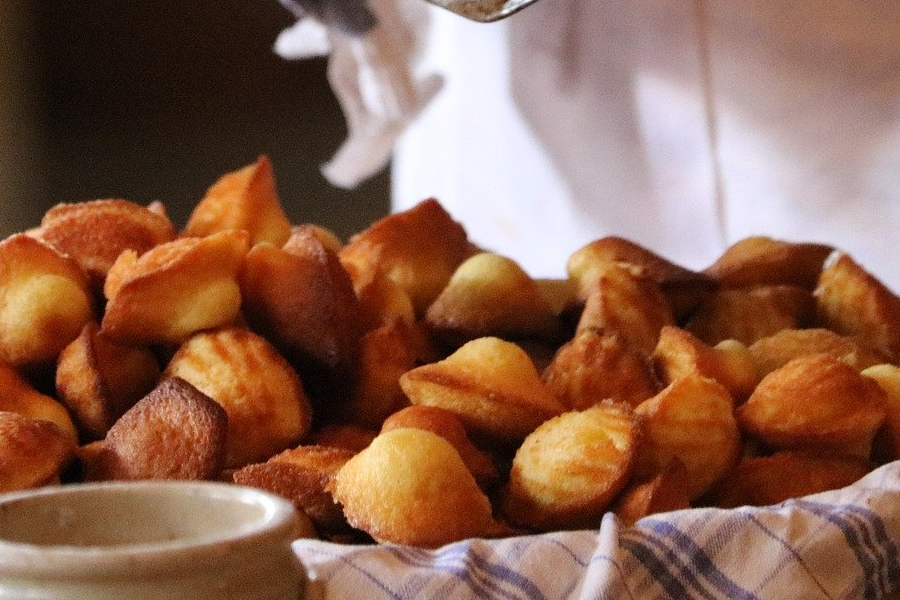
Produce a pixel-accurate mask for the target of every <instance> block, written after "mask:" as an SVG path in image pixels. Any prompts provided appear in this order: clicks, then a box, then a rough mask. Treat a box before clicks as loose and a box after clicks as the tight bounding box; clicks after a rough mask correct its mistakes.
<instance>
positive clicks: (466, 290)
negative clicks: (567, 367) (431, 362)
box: [425, 252, 560, 344]
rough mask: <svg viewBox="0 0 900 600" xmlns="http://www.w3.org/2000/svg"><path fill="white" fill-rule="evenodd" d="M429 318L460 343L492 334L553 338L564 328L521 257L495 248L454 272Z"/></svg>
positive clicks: (443, 335)
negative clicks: (514, 257) (520, 261)
mask: <svg viewBox="0 0 900 600" xmlns="http://www.w3.org/2000/svg"><path fill="white" fill-rule="evenodd" d="M425 322H426V323H427V325H428V327H429V328H430V329H431V330H432V331H434V332H435V333H436V334H437V335H438V336H440V337H441V338H442V339H445V340H448V341H451V342H455V343H458V344H461V343H464V342H467V341H469V340H472V339H475V338H480V337H487V336H496V337H500V338H504V339H510V338H514V339H520V338H541V339H553V338H555V337H557V336H558V335H559V330H560V324H559V322H558V321H557V319H556V315H555V314H554V312H553V307H551V306H550V303H549V302H547V300H546V299H545V298H544V296H543V294H542V293H541V291H540V289H539V288H538V286H537V284H536V283H535V281H534V280H533V279H532V278H531V277H529V276H528V274H527V273H526V272H525V271H523V270H522V267H520V266H519V265H518V263H516V262H515V261H513V260H511V259H509V258H506V257H504V256H500V255H498V254H492V253H490V252H482V253H481V254H476V255H475V256H473V257H471V258H468V259H466V260H465V261H464V262H463V263H462V264H461V265H460V266H459V267H458V268H457V269H456V271H454V273H453V276H452V277H451V278H450V281H449V282H448V283H447V287H445V288H444V290H443V291H442V292H441V294H440V296H438V297H437V299H436V300H435V301H434V302H433V303H432V304H431V306H429V307H428V311H427V312H426V314H425Z"/></svg>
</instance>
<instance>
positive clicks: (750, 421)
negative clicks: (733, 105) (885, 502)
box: [0, 157, 900, 547]
mask: <svg viewBox="0 0 900 600" xmlns="http://www.w3.org/2000/svg"><path fill="white" fill-rule="evenodd" d="M567 269H568V275H569V277H568V279H567V280H564V281H550V280H535V279H532V278H531V277H530V276H529V275H528V274H527V273H525V272H524V271H523V269H522V268H521V267H520V266H519V265H518V264H517V263H516V262H515V261H514V260H512V259H510V258H507V257H504V256H499V255H497V254H494V253H491V252H489V251H485V250H483V249H481V248H479V247H477V246H475V245H474V244H472V243H470V242H469V240H468V239H467V235H466V232H465V230H464V229H463V227H462V226H460V224H458V223H457V222H455V221H454V220H453V219H452V217H451V216H450V215H449V214H447V212H446V211H445V210H444V209H443V208H442V207H441V205H440V204H439V203H438V202H437V201H435V200H426V201H424V202H422V203H420V204H419V205H417V206H415V207H414V208H412V209H410V210H408V211H406V212H402V213H398V214H393V215H390V216H388V217H385V218H384V219H381V220H380V221H378V222H376V223H374V224H372V225H371V226H370V227H369V228H368V229H366V230H364V231H361V232H359V233H357V234H356V235H355V236H353V237H352V238H351V239H350V240H349V241H348V242H347V243H346V244H344V243H342V242H341V241H340V240H339V239H338V238H337V237H336V236H335V235H334V234H333V233H331V232H329V231H327V230H326V229H323V228H321V227H317V226H315V225H309V224H302V225H292V224H291V223H290V222H289V221H288V219H287V217H286V216H285V213H284V211H283V209H282V207H281V204H280V203H279V200H278V196H277V192H276V185H275V180H274V176H273V173H272V167H271V165H270V163H269V161H268V160H267V159H266V158H265V157H263V158H260V159H259V161H257V162H256V163H255V164H252V165H250V166H247V167H245V168H243V169H241V170H239V171H235V172H233V173H228V174H226V175H224V176H223V177H222V178H221V179H220V180H219V181H217V182H216V183H215V184H214V185H213V186H212V187H211V188H210V189H209V191H208V192H207V193H206V196H205V197H204V198H203V199H202V200H201V201H200V203H199V204H198V205H197V206H196V208H195V209H194V211H193V213H192V214H191V216H190V219H189V220H188V223H187V225H186V227H185V228H184V229H183V230H181V231H180V232H179V231H177V230H176V228H175V227H174V226H173V224H172V223H171V221H170V220H169V218H168V216H167V214H166V211H165V208H164V207H163V206H162V205H161V204H159V203H153V204H151V205H149V206H146V207H145V206H142V205H138V204H135V203H132V202H129V201H125V200H97V201H92V202H84V203H79V204H63V205H59V206H56V207H54V208H52V209H51V210H50V211H48V212H47V213H46V215H45V216H44V218H43V221H42V223H41V225H40V227H37V228H36V229H33V230H29V231H27V232H25V233H21V234H17V235H13V236H11V237H9V238H7V239H6V240H4V241H3V242H2V243H0V359H2V364H0V411H2V412H0V491H11V490H20V489H26V488H30V487H36V486H41V485H46V484H49V483H57V482H63V483H69V482H81V481H109V480H145V479H160V480H161V479H189V480H220V481H230V482H235V483H238V484H242V485H248V486H255V487H259V488H262V489H265V490H269V491H271V492H274V493H276V494H279V495H281V496H284V497H286V498H288V499H290V500H291V501H292V502H293V503H294V504H295V505H296V506H297V507H298V508H299V509H300V510H301V511H302V512H303V513H304V514H305V515H306V516H308V517H309V521H310V524H311V525H312V526H313V527H314V529H315V532H316V533H317V534H318V535H319V536H321V537H322V538H325V539H330V540H335V541H341V542H371V541H373V540H374V541H377V542H390V543H400V544H412V545H417V546H425V547H435V546H440V545H442V544H445V543H448V542H452V541H455V540H459V539H463V538H468V537H492V536H507V535H520V534H527V533H531V532H546V531H553V530H559V529H580V528H592V527H597V526H598V525H599V524H600V521H601V519H602V517H603V515H604V514H605V513H606V512H608V511H613V512H615V513H616V514H617V515H618V516H619V518H620V520H621V521H622V522H623V523H625V524H631V523H633V522H634V521H636V520H637V519H639V518H641V517H643V516H646V515H650V514H654V513H658V512H662V511H670V510H677V509H684V508H689V507H692V506H720V507H735V506H740V505H745V504H749V505H766V504H772V503H777V502H781V501H783V500H785V499H788V498H793V497H798V496H803V495H807V494H811V493H815V492H820V491H824V490H829V489H834V488H839V487H843V486H846V485H848V484H851V483H853V482H854V481H856V480H857V479H859V478H860V477H861V476H863V475H864V474H866V473H867V472H869V471H870V470H871V469H873V468H874V467H875V466H876V465H877V464H879V463H883V462H886V461H890V460H894V459H896V458H898V457H900V368H898V367H897V366H895V364H896V363H897V362H898V358H900V298H898V297H897V296H896V295H894V294H893V293H892V292H891V291H890V290H889V289H887V288H886V287H885V286H884V285H883V284H882V283H880V282H879V281H878V280H877V279H876V278H874V277H873V276H871V275H870V274H869V273H867V272H866V271H865V270H864V269H863V268H862V267H861V266H860V265H858V264H857V263H856V262H854V261H853V259H852V258H850V257H849V256H847V255H846V254H843V253H841V252H839V251H835V250H834V249H833V248H830V247H828V246H824V245H820V244H808V243H791V242H784V241H777V240H772V239H769V238H763V237H754V238H748V239H745V240H743V241H740V242H738V243H737V244H735V245H734V246H732V247H730V248H729V249H728V250H727V251H726V252H725V253H724V254H723V255H722V256H721V257H720V258H719V259H718V260H717V261H716V262H715V263H714V264H712V265H711V266H709V267H708V268H707V269H705V270H703V271H700V272H696V271H691V270H688V269H685V268H682V267H680V266H678V265H675V264H673V263H671V262H669V261H668V260H666V259H665V258H662V257H660V256H658V255H656V254H654V253H653V252H651V251H649V250H647V249H645V248H642V247H640V246H638V245H636V244H634V243H631V242H629V241H627V240H624V239H621V238H615V237H606V238H602V239H598V240H597V241H595V242H592V243H590V244H588V245H586V246H584V247H583V248H580V249H579V250H577V251H576V252H575V253H574V254H573V255H572V256H571V257H570V259H569V261H568V264H567Z"/></svg>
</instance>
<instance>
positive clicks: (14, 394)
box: [0, 363, 78, 442]
mask: <svg viewBox="0 0 900 600" xmlns="http://www.w3.org/2000/svg"><path fill="white" fill-rule="evenodd" d="M0 411H5V412H14V413H17V414H20V415H22V416H23V417H29V418H31V419H37V420H40V421H49V422H51V423H53V424H54V425H56V426H57V427H58V428H59V430H60V431H62V432H63V433H64V434H65V435H66V436H67V437H68V438H69V439H71V440H72V442H76V441H77V440H78V433H77V432H76V431H75V424H74V423H72V418H71V417H70V416H69V412H68V411H67V410H66V408H65V407H64V406H63V405H62V404H60V403H59V402H57V401H56V400H55V399H54V398H51V397H50V396H45V395H44V394H42V393H40V392H38V391H37V390H36V389H34V388H33V387H31V384H30V383H28V382H27V381H25V379H23V378H22V376H21V375H19V373H18V372H17V371H16V370H15V369H13V368H12V367H10V366H8V365H5V364H3V363H0Z"/></svg>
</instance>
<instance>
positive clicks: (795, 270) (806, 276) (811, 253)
mask: <svg viewBox="0 0 900 600" xmlns="http://www.w3.org/2000/svg"><path fill="white" fill-rule="evenodd" d="M832 251H833V248H832V247H831V246H826V245H824V244H809V243H796V242H784V241H781V240H774V239H772V238H769V237H764V236H754V237H748V238H745V239H743V240H740V241H739V242H737V243H735V244H733V245H731V246H729V247H728V249H727V250H725V253H724V254H722V256H720V257H719V259H718V260H716V262H714V263H713V264H712V265H710V266H709V267H707V268H706V269H705V270H704V271H703V272H704V273H705V274H706V275H709V276H710V277H712V278H713V279H715V280H716V281H718V282H719V284H720V285H721V286H722V287H726V288H742V287H752V286H758V285H792V286H797V287H801V288H805V289H808V290H811V289H813V288H814V287H815V286H816V281H817V280H818V279H819V273H821V272H822V265H823V263H824V262H825V259H826V258H828V255H829V254H831V252H832Z"/></svg>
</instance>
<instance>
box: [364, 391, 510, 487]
mask: <svg viewBox="0 0 900 600" xmlns="http://www.w3.org/2000/svg"><path fill="white" fill-rule="evenodd" d="M403 427H413V428H416V429H424V430H425V431H430V432H432V433H436V434H437V435H439V436H441V437H442V438H444V439H445V440H447V441H448V442H450V444H451V445H452V446H453V447H454V448H456V451H457V452H458V453H459V456H460V458H462V461H463V462H464V463H465V464H466V467H467V468H468V469H469V471H470V472H471V473H472V476H473V477H474V478H475V481H477V482H478V484H479V485H480V486H481V487H483V488H484V487H489V486H491V485H492V484H493V483H495V482H496V481H497V477H498V473H497V466H496V465H495V464H494V461H492V460H491V458H490V457H489V456H488V455H487V454H485V453H484V452H482V451H481V450H479V449H478V448H476V447H475V445H474V444H472V442H471V441H470V440H469V437H468V436H467V435H466V430H465V428H464V427H463V425H462V423H461V422H460V421H459V419H457V418H456V416H455V415H454V414H453V413H452V412H450V411H448V410H444V409H443V408H438V407H436V406H409V407H407V408H404V409H403V410H401V411H398V412H396V413H394V414H393V415H391V416H390V417H388V418H387V419H385V421H384V424H383V425H382V426H381V433H385V432H387V431H391V430H394V429H401V428H403Z"/></svg>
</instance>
